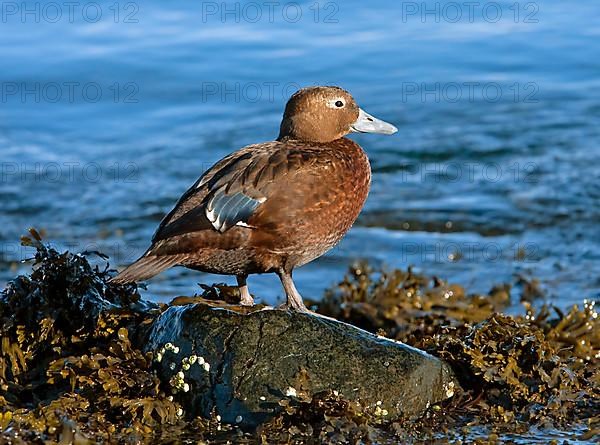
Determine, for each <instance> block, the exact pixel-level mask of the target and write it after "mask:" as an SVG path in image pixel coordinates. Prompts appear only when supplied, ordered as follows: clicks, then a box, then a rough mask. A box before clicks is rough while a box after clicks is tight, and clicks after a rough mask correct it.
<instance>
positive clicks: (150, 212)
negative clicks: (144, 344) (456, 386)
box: [0, 0, 600, 307]
mask: <svg viewBox="0 0 600 445" xmlns="http://www.w3.org/2000/svg"><path fill="white" fill-rule="evenodd" d="M50 3H51V2H41V3H38V2H26V3H23V4H21V3H15V4H14V5H16V7H17V8H18V10H17V11H14V10H12V9H9V10H6V7H7V6H6V4H3V6H2V8H3V10H2V16H1V17H0V33H1V36H2V38H1V39H0V60H1V62H0V63H1V64H2V68H1V69H0V83H1V90H0V103H1V107H0V153H1V157H0V215H2V216H1V218H2V220H1V221H2V224H1V226H0V243H1V246H2V247H1V254H2V255H1V261H2V263H1V265H0V266H1V267H0V281H2V282H3V283H0V284H4V282H6V281H7V280H8V279H10V278H11V277H13V276H14V275H15V274H16V273H17V272H20V271H26V270H27V268H28V267H29V266H28V265H26V264H25V265H23V264H20V263H19V262H18V260H20V259H23V258H27V257H28V256H30V255H31V251H30V250H29V249H24V248H21V247H20V246H19V243H18V238H19V236H20V235H21V234H23V233H24V232H25V229H26V228H27V227H29V226H35V227H36V228H38V229H39V230H44V231H45V237H46V239H47V240H49V241H51V242H53V243H54V244H56V245H58V246H61V247H69V248H70V249H72V250H75V251H83V250H101V251H103V252H105V253H107V254H109V255H111V257H112V259H111V264H112V265H114V266H119V267H121V266H124V265H126V264H128V263H130V262H131V261H133V260H134V259H135V258H136V257H137V255H139V254H140V253H141V252H143V251H144V250H145V248H146V247H147V243H148V241H149V240H150V238H151V235H152V233H153V231H154V229H155V227H156V226H157V224H158V223H159V221H160V219H161V218H162V216H163V215H164V214H165V212H167V211H168V210H169V209H170V208H171V206H172V205H173V204H174V203H175V201H176V200H177V198H178V197H179V196H180V195H181V194H182V193H183V192H184V191H185V190H186V189H187V187H188V186H189V185H190V184H192V183H193V182H194V181H195V179H196V178H197V177H198V176H199V175H200V174H201V173H202V172H203V170H205V169H206V168H208V167H209V166H210V165H211V164H212V163H213V162H215V161H216V160H218V159H219V158H221V157H222V156H224V155H225V154H227V153H229V152H230V151H232V150H235V149H237V148H240V147H242V146H244V145H246V144H249V143H255V142H260V141H265V140H271V139H273V138H275V137H276V135H277V133H278V126H279V121H280V118H281V113H282V110H283V107H284V105H285V101H286V99H287V97H288V96H289V94H291V93H292V92H293V91H294V90H295V89H296V88H297V87H299V86H306V85H313V84H336V85H340V86H342V87H344V88H346V89H348V90H349V91H351V92H352V93H353V95H354V96H355V98H356V100H357V101H358V102H359V104H360V105H361V106H362V107H363V108H364V109H365V110H367V111H368V112H370V113H371V114H373V115H375V116H377V117H380V118H382V119H385V120H387V121H389V122H392V123H394V124H395V125H396V126H397V127H398V128H399V132H398V133H397V134H396V135H395V136H392V137H385V136H377V135H360V136H352V137H353V138H354V139H355V140H357V141H358V142H359V143H360V144H361V145H362V146H363V147H364V148H365V149H366V151H367V152H368V154H369V156H370V159H371V162H372V166H373V171H374V176H373V186H372V190H371V194H370V197H369V200H368V202H367V204H366V207H365V209H364V211H363V213H362V214H361V216H360V218H359V220H358V221H357V223H356V224H355V226H354V228H353V229H352V230H351V231H350V232H349V234H348V235H347V236H346V238H345V239H344V240H343V241H342V243H341V244H340V245H339V246H338V247H337V248H335V249H334V250H333V251H331V252H330V253H329V254H327V255H326V256H324V257H323V258H321V259H319V260H317V261H315V262H313V263H311V264H309V265H307V266H305V267H304V268H301V269H299V270H298V271H297V272H296V275H295V276H296V280H297V285H298V287H299V289H300V290H301V292H302V293H303V294H304V295H305V296H307V297H312V298H318V297H319V296H320V295H321V294H322V292H323V289H324V288H326V287H328V286H330V285H331V284H333V283H335V282H337V281H338V280H340V279H341V278H342V276H343V273H344V271H345V270H346V268H347V266H348V265H349V264H350V263H351V262H352V261H354V260H356V259H367V260H369V261H371V262H372V263H374V264H382V265H387V266H388V267H407V266H408V265H411V264H412V265H415V266H416V268H417V269H418V270H422V271H424V272H426V273H428V274H431V275H437V276H439V277H441V278H444V279H448V280H451V281H453V282H459V283H461V284H464V285H465V286H467V288H468V289H469V291H477V292H485V291H487V290H489V289H490V288H491V287H492V286H493V285H494V284H497V283H501V282H509V283H514V284H516V283H517V282H518V279H519V278H518V277H519V276H523V277H525V278H527V279H531V278H537V279H539V280H540V285H541V286H542V288H543V289H544V290H545V292H546V299H547V300H548V301H550V302H552V303H554V304H557V305H559V306H563V307H564V306H567V305H569V304H572V303H576V302H579V301H581V300H582V299H583V298H598V296H599V294H600V236H599V235H600V229H599V227H600V226H599V223H600V181H599V180H600V126H599V125H598V122H599V119H600V76H599V74H600V46H599V45H598V41H599V39H600V24H599V22H598V17H600V3H598V2H597V1H595V0H587V1H580V2H577V5H573V4H570V3H568V2H525V3H516V4H515V3H514V2H512V1H511V2H490V3H485V2H481V3H480V6H477V7H474V9H473V10H469V7H468V6H467V5H465V4H463V3H460V2H458V3H457V2H454V3H453V2H425V3H427V5H425V3H423V2H404V3H391V2H387V1H385V2H384V1H370V2H364V1H344V2H314V1H310V2H298V3H297V6H294V5H290V4H287V3H285V2H282V3H280V4H279V6H274V9H273V10H272V11H270V10H269V6H268V4H266V3H261V2H254V3H238V4H237V5H238V6H237V9H236V4H235V3H229V4H228V8H229V9H228V10H227V11H223V10H222V4H221V2H184V1H171V2H159V1H145V2H141V3H136V2H131V3H127V2H125V3H111V2H107V3H99V4H97V5H99V6H98V7H96V6H93V4H90V3H76V6H74V10H73V11H72V14H71V11H69V8H68V6H66V5H62V4H61V3H58V5H59V6H60V5H62V7H61V9H62V10H56V7H55V6H52V5H50ZM56 4H57V3H54V5H56ZM36 5H38V6H37V8H39V9H38V10H36ZM436 5H438V6H437V10H436V9H435V8H436ZM455 5H458V9H457V8H456V6H455ZM52 8H54V9H52ZM27 11H29V12H27ZM432 11H433V12H432ZM117 12H118V14H117ZM224 12H225V13H226V14H225V15H223V13H224ZM299 12H302V15H301V16H299V15H298V13H299ZM58 13H60V14H61V15H60V17H58ZM98 13H100V14H101V16H98ZM259 13H260V16H259ZM459 13H460V17H459V16H458V14H459ZM498 14H501V16H499V15H498ZM57 17H58V19H57ZM457 18H458V20H457ZM215 281H226V282H229V283H233V280H231V279H230V278H227V277H218V276H209V275H203V274H200V273H198V272H193V271H187V270H185V269H182V268H176V269H173V270H171V271H169V272H166V273H163V274H162V275H160V276H158V277H156V278H154V279H153V280H151V281H150V282H149V286H148V290H147V291H146V292H145V294H146V295H147V296H148V297H149V298H153V299H167V298H170V297H172V296H174V295H178V294H187V295H189V294H192V293H193V292H195V291H197V290H198V286H197V284H196V283H198V282H215ZM250 287H251V291H252V292H253V293H254V294H256V295H257V297H259V298H262V299H263V300H265V301H267V302H269V303H273V302H275V301H276V300H277V299H281V297H282V291H281V288H280V286H279V284H278V281H277V279H276V278H275V277H273V276H261V277H252V278H251V279H250ZM513 295H514V298H515V304H517V305H518V296H519V289H518V286H516V288H515V292H514V294H513Z"/></svg>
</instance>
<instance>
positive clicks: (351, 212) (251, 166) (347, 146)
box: [111, 86, 398, 312]
mask: <svg viewBox="0 0 600 445" xmlns="http://www.w3.org/2000/svg"><path fill="white" fill-rule="evenodd" d="M397 131H398V130H397V128H396V127H395V126H393V125H392V124H390V123H387V122H385V121H383V120H380V119H377V118H375V117H373V116H372V115H370V114H368V113H367V112H366V111H364V110H363V109H362V108H360V107H359V106H358V105H357V103H356V101H355V100H354V98H353V97H352V96H351V95H350V93H349V92H348V91H346V90H344V89H342V88H340V87H337V86H312V87H306V88H302V89H300V90H298V91H297V92H295V93H294V94H293V95H292V96H291V97H290V98H289V100H288V102H287V104H286V106H285V111H284V114H283V119H282V121H281V125H280V129H279V136H278V137H277V139H276V140H274V141H270V142H263V143H259V144H252V145H248V146H246V147H243V148H241V149H239V150H238V151H236V152H234V153H232V154H230V155H228V156H226V157H224V158H223V159H221V160H220V161H218V162H217V163H216V164H214V165H213V166H212V167H211V168H210V169H208V170H207V171H206V172H205V173H204V174H203V175H202V176H201V177H200V178H199V179H198V180H197V181H196V182H195V183H194V184H193V185H192V186H191V187H190V188H189V189H188V190H187V191H186V192H185V193H184V194H183V195H182V196H181V198H180V199H179V201H178V202H177V203H176V204H175V207H174V208H173V209H172V210H171V211H170V212H169V213H168V214H167V215H166V216H165V217H164V218H163V220H162V221H161V223H160V225H159V226H158V228H157V229H156V232H155V233H154V236H153V237H152V240H151V243H150V247H149V248H148V249H147V251H146V252H145V253H144V254H143V255H142V256H141V257H140V258H139V259H138V260H136V261H135V262H134V263H133V264H131V265H130V266H128V267H127V268H125V269H124V270H123V271H122V272H120V273H119V274H118V275H117V276H115V277H113V278H112V280H111V282H113V283H116V284H125V283H132V282H137V281H145V280H147V279H149V278H151V277H153V276H155V275H157V274H159V273H160V272H162V271H164V270H166V269H168V268H170V267H173V266H184V267H186V268H189V269H193V270H198V271H202V272H209V273H215V274H222V275H233V276H235V277H236V280H237V285H238V288H239V293H240V304H241V305H245V306H252V305H254V299H253V297H252V295H251V294H250V291H249V289H248V285H247V278H248V276H249V275H252V274H261V273H275V274H277V275H278V277H279V279H280V281H281V285H282V286H283V290H284V291H285V295H286V303H284V304H283V305H282V307H283V308H286V309H289V310H292V311H298V312H310V311H309V310H308V309H307V307H306V305H305V304H304V301H303V299H302V296H301V295H300V293H299V292H298V290H297V288H296V286H295V284H294V281H293V279H292V273H293V271H294V269H295V268H297V267H300V266H303V265H305V264H307V263H309V262H311V261H313V260H315V259H316V258H318V257H320V256H321V255H323V254H324V253H326V252H327V251H328V250H330V249H331V248H332V247H334V246H335V245H336V244H337V243H338V242H339V241H340V240H341V239H342V237H343V236H344V235H345V234H346V232H348V230H349V229H350V228H351V227H352V225H353V223H354V222H355V220H356V218H357V217H358V215H359V213H360V211H361V210H362V208H363V205H364V203H365V201H366V199H367V195H368V193H369V188H370V184H371V168H370V164H369V159H368V157H367V155H366V153H365V151H364V150H363V149H362V148H361V147H360V145H358V144H357V143H356V142H354V141H352V140H351V139H348V138H347V137H346V136H347V135H349V134H350V133H379V134H385V135H391V134H394V133H396V132H397Z"/></svg>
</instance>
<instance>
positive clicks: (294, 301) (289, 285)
mask: <svg viewBox="0 0 600 445" xmlns="http://www.w3.org/2000/svg"><path fill="white" fill-rule="evenodd" d="M277 275H279V279H280V280H281V284H282V285H283V289H284V290H285V295H286V296H287V302H286V304H285V305H286V306H287V308H288V309H291V310H294V311H298V312H310V311H309V310H308V308H307V307H306V306H305V305H304V302H303V301H302V296H301V295H300V293H299V292H298V290H297V289H296V286H294V281H293V280H292V271H289V272H287V271H285V270H280V271H279V272H277Z"/></svg>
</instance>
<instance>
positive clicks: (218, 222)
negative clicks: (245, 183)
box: [206, 189, 267, 232]
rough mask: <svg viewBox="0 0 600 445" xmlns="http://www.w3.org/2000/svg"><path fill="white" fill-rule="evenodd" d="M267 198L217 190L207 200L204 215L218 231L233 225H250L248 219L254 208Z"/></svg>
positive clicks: (223, 230)
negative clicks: (229, 193)
mask: <svg viewBox="0 0 600 445" xmlns="http://www.w3.org/2000/svg"><path fill="white" fill-rule="evenodd" d="M266 200H267V198H264V197H261V198H257V199H255V198H251V197H249V196H248V195H245V194H244V193H241V192H236V193H233V194H231V195H228V194H226V193H225V192H224V190H223V189H221V190H218V191H217V192H216V193H215V194H214V195H213V196H212V197H211V198H210V200H209V201H208V205H207V206H206V217H207V218H208V220H209V221H210V222H211V223H212V225H213V227H214V228H215V229H216V230H218V231H219V232H225V231H226V230H227V229H230V228H231V227H233V226H235V225H240V226H243V227H250V226H249V225H248V224H247V223H248V219H250V217H251V216H252V214H253V213H254V211H255V210H256V208H257V207H258V206H259V205H261V204H262V203H263V202H265V201H266Z"/></svg>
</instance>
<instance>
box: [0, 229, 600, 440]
mask: <svg viewBox="0 0 600 445" xmlns="http://www.w3.org/2000/svg"><path fill="white" fill-rule="evenodd" d="M24 241H25V242H26V243H28V244H30V245H32V246H33V247H35V248H36V254H35V258H34V260H33V272H32V273H31V275H30V276H20V277H17V278H16V279H15V280H13V281H12V282H11V283H10V284H9V285H8V286H7V288H6V289H5V290H4V291H3V292H2V295H1V297H0V317H1V319H2V325H1V326H0V336H1V345H0V429H1V430H2V434H1V435H0V438H1V439H0V440H1V441H3V442H5V441H10V442H12V443H78V444H84V443H96V442H101V443H114V442H132V443H138V442H143V443H151V442H153V443H155V442H165V441H169V442H176V441H181V442H194V443H196V442H197V441H199V440H207V441H212V442H217V443H218V442H222V441H226V440H234V441H237V442H239V441H245V442H251V443H281V442H283V443H292V442H296V443H297V442H316V443H356V442H363V443H386V442H391V443H394V442H398V441H410V442H415V443H417V442H419V441H424V440H427V441H428V443H432V442H435V441H439V442H440V443H444V442H445V441H447V440H465V441H482V442H481V443H495V442H496V441H497V440H500V439H501V438H502V437H503V434H517V435H519V434H521V435H523V437H527V435H531V434H533V432H534V431H540V429H541V430H542V431H546V432H547V433H544V434H545V435H544V436H543V437H545V438H546V439H547V438H549V437H553V436H552V433H551V432H549V431H553V430H552V429H556V430H557V431H563V432H564V434H567V433H568V434H569V436H568V437H572V438H579V439H581V440H590V441H593V440H597V439H598V435H599V431H600V429H599V426H598V425H599V420H600V416H599V412H600V409H599V408H600V402H599V401H600V397H599V388H600V371H599V370H600V365H599V363H600V360H599V358H600V320H599V319H598V313H597V312H596V310H595V307H594V302H591V301H586V302H584V304H583V305H582V306H573V307H572V308H570V309H569V310H568V311H566V312H562V311H560V310H559V309H557V308H553V307H550V306H545V305H542V306H539V307H537V306H535V298H533V300H534V301H533V302H532V298H523V304H524V311H523V314H522V315H519V316H508V315H503V314H502V310H503V309H504V308H506V307H507V306H508V305H509V304H510V300H511V289H510V287H509V286H507V285H502V286H498V287H496V288H494V289H492V290H491V291H490V293H489V295H469V294H467V292H466V291H465V290H464V289H463V288H462V287H460V286H457V285H452V284H448V283H446V282H444V281H442V280H439V279H435V278H434V279H430V278H428V277H426V276H424V275H421V274H416V273H414V272H413V271H412V270H410V269H409V270H407V271H402V270H392V271H384V270H380V271H373V270H371V269H370V268H369V267H368V266H367V265H364V264H362V265H356V266H353V267H352V268H351V269H350V271H349V273H348V275H347V276H346V277H345V278H344V280H343V281H342V282H341V283H340V284H339V285H338V286H336V287H335V288H333V289H331V290H330V291H328V292H327V293H326V295H325V296H324V298H323V300H322V301H321V302H319V303H317V307H318V310H319V312H321V313H323V314H326V315H329V316H333V317H335V318H338V319H340V320H343V321H347V322H350V323H353V324H355V325H357V326H359V327H362V328H364V329H367V330H369V331H371V332H375V333H378V334H379V335H385V336H387V337H390V338H394V339H396V340H400V341H403V342H405V343H408V344H410V345H412V346H415V347H419V348H422V349H425V350H427V351H428V352H430V353H432V354H434V355H437V356H439V357H441V358H443V359H445V360H447V361H448V362H449V363H451V364H452V366H453V367H454V369H455V371H456V372H457V374H458V375H459V377H460V379H461V384H462V387H463V391H462V392H459V391H457V393H456V394H454V397H453V398H452V399H450V400H449V401H447V402H445V403H443V404H440V405H435V406H431V407H430V408H429V409H428V410H427V411H426V413H425V414H424V415H422V416H420V417H419V418H412V419H404V420H403V421H397V422H393V423H389V422H387V423H386V422H384V421H382V416H377V413H375V414H373V413H372V412H365V411H364V410H363V409H362V407H361V406H360V405H359V404H356V403H350V402H348V401H345V400H343V399H342V398H340V396H339V395H338V394H336V393H334V392H331V391H329V392H324V393H321V394H318V395H317V396H315V397H312V398H307V397H304V396H303V394H302V391H298V394H297V395H295V396H294V397H289V398H287V399H284V400H282V401H281V404H282V406H283V407H284V410H283V412H282V414H280V415H279V416H277V417H276V418H274V419H272V420H271V421H269V422H268V423H266V424H264V425H263V426H262V427H261V428H260V429H259V430H258V431H256V432H255V433H253V434H249V433H244V432H242V431H240V430H238V429H237V428H236V427H235V426H232V425H226V424H223V423H222V422H220V419H219V418H217V417H216V416H215V417H213V418H210V419H203V418H193V419H190V418H186V417H184V416H183V415H182V414H183V412H182V410H181V407H180V406H179V405H178V404H177V402H176V401H174V400H173V399H172V398H171V397H170V395H169V394H170V393H169V391H167V390H166V389H165V388H163V384H161V382H160V380H159V379H158V377H157V375H156V373H155V371H154V370H153V367H152V363H153V359H152V356H151V354H150V353H143V352H142V351H141V348H140V345H142V344H143V342H144V336H145V331H146V329H145V328H146V327H147V326H149V324H150V323H151V322H152V320H153V319H154V318H155V317H156V315H157V314H158V313H160V312H161V311H162V310H164V309H165V308H166V307H167V306H166V305H154V304H150V303H147V302H144V301H143V300H142V299H141V298H140V295H139V293H138V291H137V288H136V286H135V285H127V286H116V285H112V284H110V283H108V282H107V281H108V279H109V277H110V276H111V274H112V272H111V271H110V270H109V269H108V267H107V268H105V269H103V270H101V269H99V268H98V267H97V266H96V267H94V268H93V267H92V266H90V264H89V263H88V261H87V259H86V257H85V255H79V254H73V253H70V252H63V253H59V252H57V251H56V250H54V249H52V248H50V247H47V246H45V245H43V244H42V242H41V240H40V239H39V235H37V233H36V232H32V234H31V237H29V238H27V239H25V240H24ZM534 291H535V292H534ZM536 292H537V290H535V289H534V290H531V289H530V292H528V295H534V294H535V293H536ZM234 294H235V293H233V294H232V293H231V292H230V291H229V290H227V289H225V288H224V287H222V286H221V287H216V288H208V287H205V288H204V295H203V296H204V297H206V298H210V299H212V300H215V299H219V298H226V299H227V300H228V301H229V302H230V303H231V302H234V300H235V295H234ZM194 301H195V300H194V299H193V298H190V299H187V298H179V299H177V300H176V301H175V302H174V303H175V304H186V303H190V302H194ZM212 304H218V303H215V302H214V301H213V303H212ZM299 378H301V376H300V377H299ZM297 386H298V388H301V387H302V382H301V381H299V382H298V385H297ZM561 434H563V433H561ZM513 437H514V436H513ZM557 437H564V435H558V436H557ZM547 441H549V439H548V440H547Z"/></svg>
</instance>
